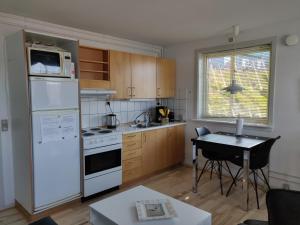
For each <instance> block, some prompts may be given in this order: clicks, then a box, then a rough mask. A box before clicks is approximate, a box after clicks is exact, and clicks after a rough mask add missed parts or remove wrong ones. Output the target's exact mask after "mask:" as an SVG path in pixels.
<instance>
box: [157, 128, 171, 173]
mask: <svg viewBox="0 0 300 225" xmlns="http://www.w3.org/2000/svg"><path fill="white" fill-rule="evenodd" d="M156 141H157V147H156V149H155V150H156V157H157V168H156V169H157V170H161V169H165V168H167V167H168V160H169V159H168V129H167V128H162V129H157V132H156Z"/></svg>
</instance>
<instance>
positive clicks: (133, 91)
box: [131, 87, 135, 96]
mask: <svg viewBox="0 0 300 225" xmlns="http://www.w3.org/2000/svg"><path fill="white" fill-rule="evenodd" d="M131 89H132V91H131V92H132V96H135V87H131Z"/></svg>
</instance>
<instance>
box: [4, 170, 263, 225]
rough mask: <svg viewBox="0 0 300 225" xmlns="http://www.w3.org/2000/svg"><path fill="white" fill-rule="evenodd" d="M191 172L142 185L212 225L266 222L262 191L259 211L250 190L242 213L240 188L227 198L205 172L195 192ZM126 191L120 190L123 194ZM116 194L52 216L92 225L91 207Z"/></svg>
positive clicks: (11, 215) (11, 218)
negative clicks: (206, 215)
mask: <svg viewBox="0 0 300 225" xmlns="http://www.w3.org/2000/svg"><path fill="white" fill-rule="evenodd" d="M191 177H192V169H191V168H189V167H185V166H182V167H178V168H176V169H173V170H170V171H167V172H165V173H162V174H159V175H157V176H154V177H151V178H149V179H148V180H146V181H143V182H140V183H138V184H136V185H139V184H142V185H145V186H146V187H149V188H152V189H154V190H156V191H159V192H162V193H164V194H167V195H169V196H172V197H174V198H176V199H179V200H181V201H183V202H186V203H188V204H191V205H193V206H195V207H198V208H200V209H203V210H205V211H208V212H210V213H212V218H213V223H212V224H213V225H236V224H238V223H239V222H241V221H243V220H245V219H248V218H255V219H266V218H267V211H266V206H265V200H264V199H265V195H264V193H263V192H261V191H260V192H259V195H260V203H261V209H260V210H257V209H256V204H255V198H254V197H255V196H254V191H253V189H251V195H250V199H251V201H250V207H251V210H249V211H248V212H245V211H243V210H242V209H241V208H240V206H239V204H240V196H241V192H240V189H241V186H237V187H235V188H233V190H232V194H231V195H230V196H229V197H228V198H226V197H225V196H222V195H221V194H220V188H219V181H218V179H217V177H216V175H214V176H213V179H212V180H210V179H209V174H208V173H206V174H205V175H204V176H203V177H202V178H201V181H200V186H199V192H198V193H197V194H194V193H192V186H191V182H192V178H191ZM229 184H230V179H229V178H226V177H225V178H224V190H225V191H226V190H227V188H228V186H229ZM123 190H125V189H121V190H120V191H123ZM115 193H116V192H114V193H110V194H107V195H105V196H102V197H99V198H97V199H93V200H91V201H88V202H85V203H78V204H74V205H73V206H71V207H69V208H66V209H64V210H62V211H60V212H57V213H54V214H52V215H51V217H52V218H53V219H54V220H55V221H56V222H57V223H58V224H59V225H89V223H88V219H89V213H88V205H89V204H90V203H92V202H95V201H97V200H100V199H103V198H105V197H107V196H110V195H112V194H115ZM12 224H14V225H25V224H28V222H27V221H26V219H25V218H24V217H23V215H22V214H21V213H20V212H18V211H17V210H16V209H15V208H12V209H7V210H4V211H2V212H0V225H12Z"/></svg>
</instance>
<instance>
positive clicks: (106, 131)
mask: <svg viewBox="0 0 300 225" xmlns="http://www.w3.org/2000/svg"><path fill="white" fill-rule="evenodd" d="M111 132H112V130H100V131H99V132H98V133H99V134H108V133H111Z"/></svg>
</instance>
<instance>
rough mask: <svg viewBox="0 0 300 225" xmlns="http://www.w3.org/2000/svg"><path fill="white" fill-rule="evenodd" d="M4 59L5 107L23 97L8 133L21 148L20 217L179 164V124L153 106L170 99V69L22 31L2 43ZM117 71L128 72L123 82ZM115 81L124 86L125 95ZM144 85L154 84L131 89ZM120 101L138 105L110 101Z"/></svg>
mask: <svg viewBox="0 0 300 225" xmlns="http://www.w3.org/2000/svg"><path fill="white" fill-rule="evenodd" d="M54 43H59V44H54ZM20 46H24V47H22V48H20ZM7 53H8V54H7V56H8V59H9V62H10V63H9V65H8V72H9V85H10V90H11V91H12V92H11V93H10V96H11V102H14V99H22V98H23V99H22V102H23V104H20V103H19V102H18V103H17V104H16V105H14V104H12V105H11V111H12V120H13V121H19V122H16V124H14V123H13V124H12V130H13V133H12V134H13V140H18V141H15V142H14V143H16V144H15V145H14V148H15V149H16V152H15V154H14V161H15V162H18V163H17V165H18V167H16V169H15V177H16V187H20V189H19V188H17V189H16V204H17V205H18V206H19V207H21V208H22V210H26V211H27V212H28V213H29V214H38V213H39V212H42V211H44V210H47V209H50V208H52V207H55V206H57V205H61V204H63V203H66V202H69V201H73V200H75V199H77V198H78V197H81V193H83V195H82V200H84V199H85V198H87V197H91V196H92V195H94V194H97V193H100V192H102V191H106V190H108V189H111V188H115V187H119V186H121V185H126V184H128V183H129V182H133V181H135V180H137V179H141V178H142V177H147V176H149V175H153V174H155V173H157V172H160V171H162V170H164V169H167V168H169V167H171V166H175V165H177V164H179V163H182V162H183V160H184V125H185V123H184V122H181V121H179V122H174V112H173V113H172V114H173V117H171V118H169V115H170V110H169V109H168V108H167V107H166V106H156V101H155V99H156V98H158V97H174V95H175V82H173V83H171V86H170V84H169V82H165V80H166V79H171V80H175V75H176V74H175V62H174V61H170V60H167V59H158V60H157V59H156V57H150V56H144V55H137V54H130V53H123V52H117V51H109V50H102V49H95V48H91V47H83V46H79V47H78V43H77V42H76V41H73V40H67V39H61V38H57V37H51V36H45V35H41V34H36V33H30V32H26V31H21V32H18V33H16V34H13V35H12V36H11V37H8V38H7ZM24 55H27V57H24ZM124 57H127V58H128V60H123V58H124ZM26 59H27V60H26ZM117 62H118V63H117ZM128 62H129V63H128ZM17 63H19V64H21V65H24V67H23V68H22V67H19V66H17ZM110 63H112V65H110ZM117 65H118V66H119V67H120V68H116V67H117ZM124 67H128V68H132V72H131V71H129V73H128V74H123V71H125V72H128V70H124V69H123V68H124ZM26 68H28V71H26ZM79 68H80V69H79ZM135 68H137V69H135ZM156 68H158V69H157V73H156ZM147 70H149V72H148V73H147V72H145V71H147ZM78 71H80V73H79V72H78ZM115 71H118V72H115ZM120 71H122V73H121V72H120ZM26 74H27V75H26ZM79 76H80V77H79ZM126 76H128V77H127V78H126ZM119 77H121V81H122V79H124V80H126V79H128V80H130V79H131V81H130V82H129V83H128V87H126V88H125V90H126V92H123V90H122V89H124V83H123V82H121V85H120V79H119ZM166 77H167V78H166ZM76 78H77V79H76ZM144 78H147V79H149V81H151V82H152V83H151V82H150V83H149V82H146V84H147V85H146V86H144V87H142V88H138V86H142V85H140V84H139V83H136V82H138V81H139V82H142V81H143V80H144ZM160 80H162V82H160ZM156 81H158V83H156ZM163 82H165V83H163ZM142 83H144V82H142ZM79 84H80V85H79ZM156 84H157V85H156ZM118 85H119V86H120V87H121V90H119V89H118ZM15 87H18V88H17V90H18V91H16V89H14V88H15ZM79 87H80V89H79ZM115 87H116V88H115ZM146 87H147V88H148V90H145V88H146ZM116 93H120V94H119V95H116V96H114V95H113V94H116ZM122 94H125V95H122ZM79 95H80V98H79ZM112 96H113V97H112ZM111 98H116V99H113V101H111ZM123 98H125V99H133V100H135V99H138V100H140V99H142V100H140V101H135V102H130V101H118V100H117V99H123ZM79 104H80V105H81V108H80V110H79ZM111 104H112V105H113V107H111ZM121 104H122V107H121ZM132 106H133V107H132ZM132 109H133V110H134V111H132ZM28 110H30V111H31V112H30V113H29V114H28V113H27V112H28ZM98 110H99V111H98ZM107 110H108V111H107ZM79 111H81V118H82V119H81V120H80V118H79V115H80V113H79ZM151 111H152V112H151ZM98 112H99V113H100V112H103V113H102V114H98ZM115 113H118V114H119V115H118V116H117V114H115ZM124 113H125V117H126V116H127V118H124V115H123V117H122V114H124ZM126 114H127V115H126ZM86 116H88V117H89V121H88V122H86V119H85V117H86ZM31 120H32V124H30V121H31ZM120 120H121V121H122V124H121V122H120ZM169 120H171V121H170V122H169ZM80 121H82V122H81V123H80ZM150 121H153V122H150ZM128 122H129V123H130V124H128ZM31 127H32V128H31ZM80 127H81V132H79V130H80ZM148 130H149V131H148ZM24 133H27V134H28V136H24V135H23V134H24ZM79 133H81V135H80V134H79ZM30 137H31V138H32V143H31V141H30V139H31V138H30ZM80 137H81V138H80ZM174 140H175V141H174ZM80 143H81V144H80ZM31 146H32V147H31ZM80 146H82V149H81V148H80ZM155 149H157V151H155ZM30 155H32V159H31V156H30ZM20 159H22V160H21V161H20ZM25 159H27V160H25ZM31 160H32V161H31ZM80 162H81V163H82V164H81V163H80ZM28 166H30V167H29V168H28ZM31 166H32V168H31ZM81 168H83V170H81ZM49 171H51V173H49ZM30 177H33V179H32V182H30V180H31V179H30ZM82 177H83V179H82ZM24 179H25V180H24ZM66 179H67V182H65V180H66ZM60 184H63V185H61V186H60ZM57 185H59V187H60V188H59V189H57V188H56V187H57ZM81 187H82V189H81ZM30 190H34V191H30ZM24 191H28V192H27V193H26V192H24ZM30 193H31V194H30ZM44 193H48V194H47V195H45V194H44ZM32 205H33V207H32Z"/></svg>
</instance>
